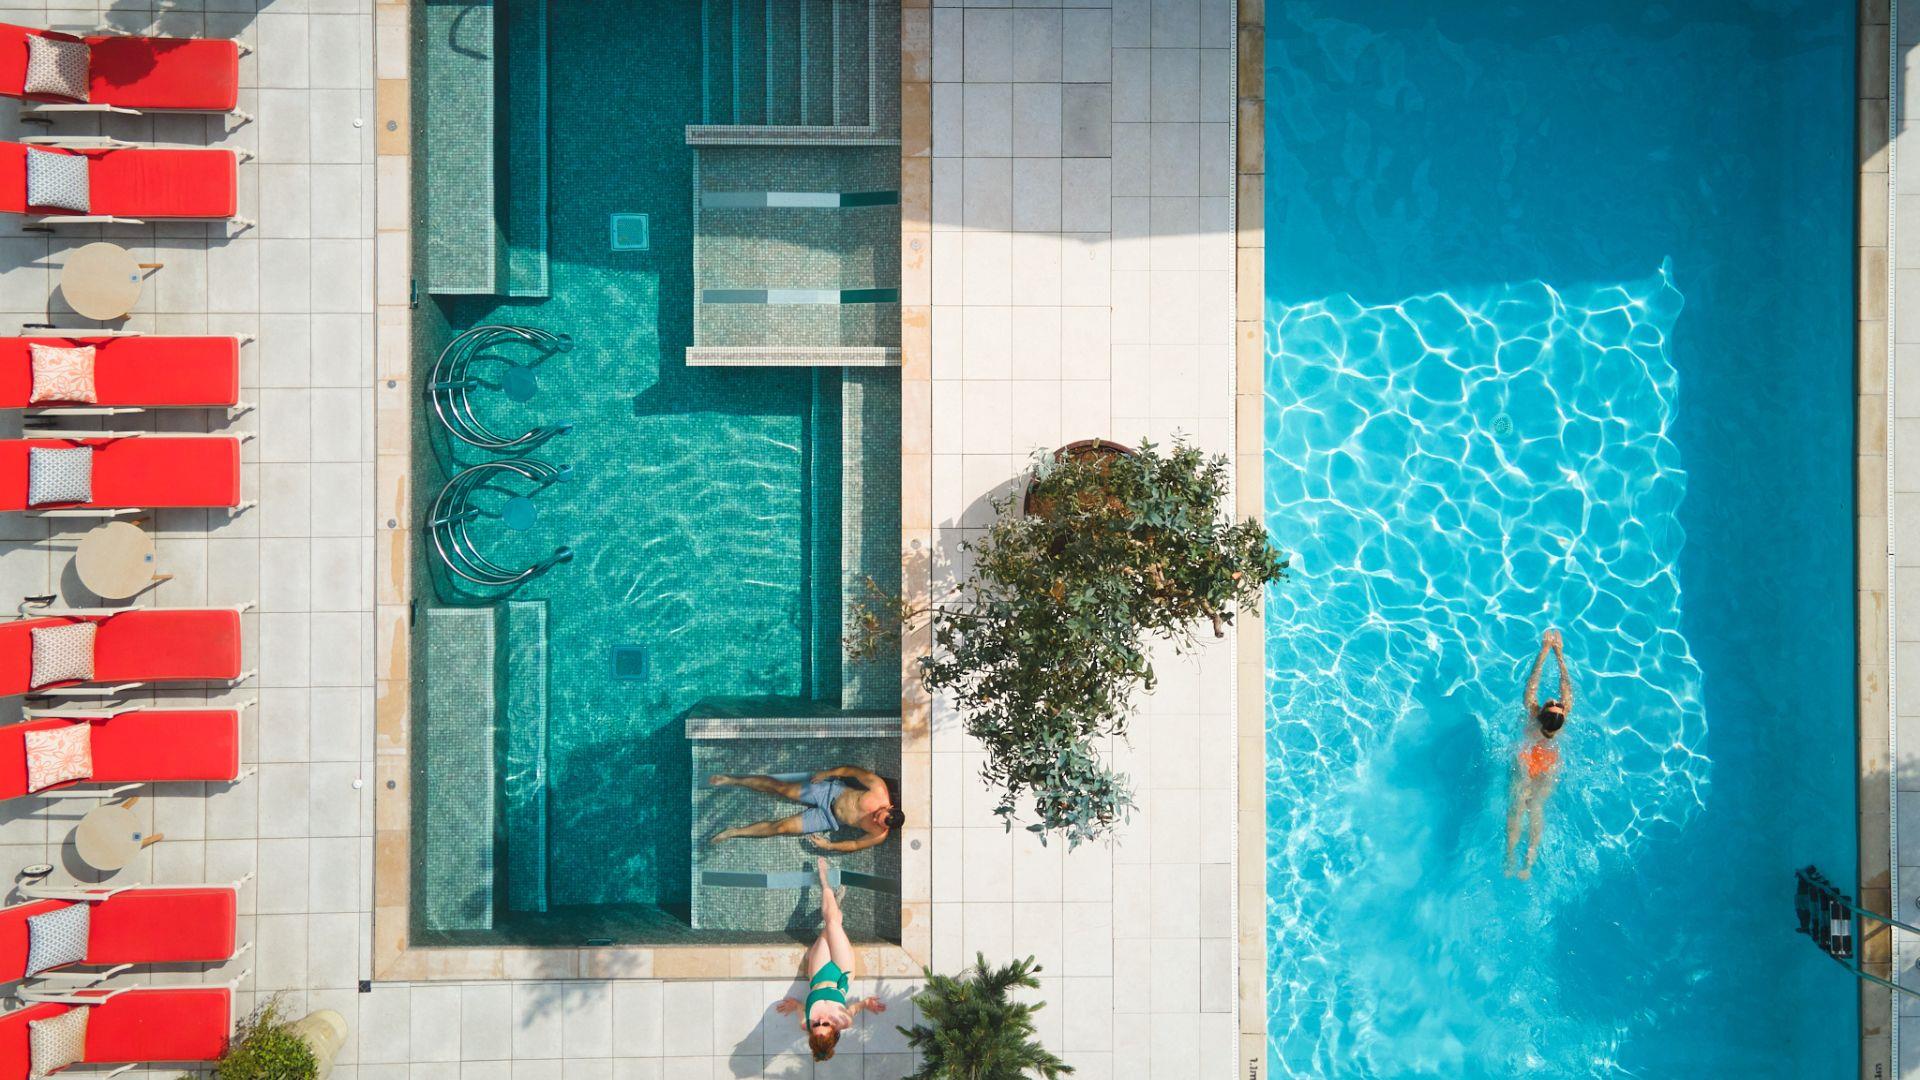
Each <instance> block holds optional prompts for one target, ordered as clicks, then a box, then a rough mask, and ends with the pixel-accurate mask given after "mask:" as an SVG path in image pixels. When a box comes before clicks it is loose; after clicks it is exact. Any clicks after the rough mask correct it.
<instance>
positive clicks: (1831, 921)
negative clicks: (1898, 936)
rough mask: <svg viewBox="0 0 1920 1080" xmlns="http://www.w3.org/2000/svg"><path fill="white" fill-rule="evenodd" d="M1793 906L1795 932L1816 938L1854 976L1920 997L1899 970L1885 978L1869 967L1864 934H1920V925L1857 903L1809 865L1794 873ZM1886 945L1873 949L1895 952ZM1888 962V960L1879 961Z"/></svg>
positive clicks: (1815, 942)
mask: <svg viewBox="0 0 1920 1080" xmlns="http://www.w3.org/2000/svg"><path fill="white" fill-rule="evenodd" d="M1793 884H1794V889H1793V910H1794V914H1795V916H1796V917H1797V918H1798V919H1799V926H1797V927H1796V928H1795V930H1796V932H1798V933H1801V934H1805V935H1806V936H1807V937H1809V938H1811V939H1812V940H1813V943H1814V944H1815V945H1816V946H1818V947H1819V949H1820V951H1821V952H1823V953H1826V954H1827V955H1828V956H1829V957H1831V958H1832V959H1833V961H1834V962H1835V963H1837V964H1839V965H1840V966H1841V967H1843V968H1846V969H1847V970H1848V971H1850V972H1852V973H1853V975H1854V977H1855V978H1858V979H1863V980H1865V981H1867V982H1870V983H1877V984H1879V985H1881V986H1884V987H1887V988H1889V989H1892V990H1898V991H1899V992H1901V993H1903V994H1907V995H1910V996H1913V997H1920V987H1913V986H1904V985H1902V984H1901V983H1899V982H1898V981H1897V979H1898V977H1899V972H1898V970H1897V969H1896V970H1893V971H1890V972H1888V974H1891V975H1893V976H1894V979H1883V978H1881V977H1880V976H1878V975H1875V974H1874V973H1872V972H1870V971H1868V970H1867V969H1866V965H1867V964H1869V963H1873V962H1875V961H1871V960H1868V959H1867V954H1868V952H1869V949H1868V948H1867V947H1866V943H1865V941H1863V938H1869V937H1872V938H1881V937H1890V936H1891V935H1892V933H1893V931H1894V930H1896V929H1898V930H1904V931H1906V932H1907V933H1909V934H1920V926H1913V925H1910V924H1908V923H1904V922H1901V921H1900V920H1899V919H1896V918H1894V917H1892V916H1890V915H1882V914H1880V913H1878V912H1875V911H1868V910H1867V909H1866V908H1863V907H1861V906H1860V905H1859V904H1857V903H1854V900H1853V897H1851V896H1848V895H1847V894H1845V893H1843V892H1841V891H1840V890H1839V888H1838V887H1837V886H1835V885H1834V884H1833V883H1832V882H1831V881H1828V880H1827V877H1826V875H1825V874H1822V873H1821V872H1820V871H1819V870H1818V869H1817V868H1815V867H1812V866H1809V867H1805V868H1804V869H1801V870H1798V871H1795V873H1794V875H1793ZM1883 944H1884V948H1882V947H1881V946H1876V947H1875V948H1874V949H1873V950H1872V951H1875V952H1881V953H1884V954H1885V955H1887V956H1889V957H1890V956H1892V955H1893V950H1892V946H1891V943H1890V942H1885V943H1883ZM1879 963H1885V961H1879Z"/></svg>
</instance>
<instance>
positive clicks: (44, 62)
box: [24, 34, 92, 101]
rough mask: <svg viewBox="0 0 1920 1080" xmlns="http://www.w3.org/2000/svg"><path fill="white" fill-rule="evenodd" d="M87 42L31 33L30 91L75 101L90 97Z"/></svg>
mask: <svg viewBox="0 0 1920 1080" xmlns="http://www.w3.org/2000/svg"><path fill="white" fill-rule="evenodd" d="M91 59H92V58H91V57H90V56H88V55H87V43H86V42H84V41H63V40H61V39H60V38H50V37H43V36H42V35H40V34H32V35H29V36H28V37H27V84H26V86H25V87H24V89H25V90H26V92H27V93H29V94H50V95H52V96H53V97H63V98H67V99H69V100H72V101H85V100H87V82H88V79H87V66H88V64H89V62H90V61H91Z"/></svg>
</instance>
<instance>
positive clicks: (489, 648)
mask: <svg viewBox="0 0 1920 1080" xmlns="http://www.w3.org/2000/svg"><path fill="white" fill-rule="evenodd" d="M420 619H421V621H422V624H423V626H422V632H423V633H424V635H425V638H426V641H425V646H426V647H425V648H424V649H421V650H417V651H416V655H417V656H418V657H420V663H421V665H422V666H424V667H425V668H426V676H425V678H426V697H427V707H426V710H425V713H424V716H423V718H422V719H423V723H422V724H421V725H420V729H419V730H418V731H416V732H414V735H413V742H414V746H413V755H414V757H413V760H414V791H415V792H416V795H417V799H416V803H415V809H414V813H415V814H417V815H420V819H421V824H420V825H419V826H418V827H420V828H421V829H423V830H424V834H425V835H424V836H422V837H420V838H417V839H416V840H415V842H414V850H415V851H417V852H420V853H422V856H421V857H422V860H423V861H422V862H421V864H420V865H419V866H418V867H417V869H416V873H415V876H414V889H415V890H416V892H417V893H418V896H417V898H416V902H415V910H416V911H417V912H418V913H419V917H420V919H421V922H422V923H423V925H424V926H425V928H426V929H428V930H433V931H455V930H486V929H489V928H491V927H492V926H493V916H494V905H493V892H494V847H495V845H494V820H493V811H494V807H493V799H494V769H493V762H494V753H493V749H494V744H493V740H494V631H495V617H494V612H493V609H492V608H490V607H429V608H423V609H421V611H420Z"/></svg>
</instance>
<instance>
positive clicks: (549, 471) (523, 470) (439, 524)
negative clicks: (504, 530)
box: [427, 458, 573, 587]
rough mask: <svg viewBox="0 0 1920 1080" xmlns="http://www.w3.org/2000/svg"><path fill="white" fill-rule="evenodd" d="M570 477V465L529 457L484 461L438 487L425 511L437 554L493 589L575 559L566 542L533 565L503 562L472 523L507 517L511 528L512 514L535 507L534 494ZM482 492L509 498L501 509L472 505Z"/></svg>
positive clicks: (460, 572)
mask: <svg viewBox="0 0 1920 1080" xmlns="http://www.w3.org/2000/svg"><path fill="white" fill-rule="evenodd" d="M572 475H573V467H572V466H570V465H560V466H555V465H549V464H547V463H546V462H544V461H532V460H529V459H527V458H509V459H507V460H505V461H486V462H481V463H480V464H478V465H472V466H469V467H467V468H465V469H462V470H461V471H460V474H459V475H458V476H455V477H454V478H453V479H451V480H449V481H447V484H446V486H445V487H443V488H441V489H440V494H439V495H438V496H436V497H435V498H434V500H433V508H432V509H431V510H429V511H428V512H427V533H428V535H429V536H431V537H432V539H433V549H434V553H435V554H436V555H438V556H439V557H440V561H441V563H442V564H444V565H445V566H446V568H447V569H448V570H450V571H452V572H453V573H455V574H458V575H459V576H460V577H462V578H465V579H466V580H468V581H470V582H472V583H473V584H475V585H485V586H490V587H500V586H509V585H518V584H520V583H521V582H523V581H526V580H527V579H529V578H534V577H538V576H539V575H541V574H544V573H546V572H547V571H548V570H551V569H552V568H553V567H555V566H557V565H559V564H560V563H563V562H567V561H568V560H570V559H572V558H573V549H572V548H570V547H568V546H566V545H565V544H562V545H560V546H559V547H557V548H555V549H554V551H553V554H551V555H548V556H547V557H546V558H544V559H541V560H540V561H539V562H536V563H533V564H532V565H529V566H522V567H508V566H502V565H501V564H499V563H497V562H495V561H493V560H492V559H490V558H488V557H487V556H486V555H484V554H482V553H481V551H480V549H479V547H478V546H477V545H475V544H474V542H473V537H472V536H471V535H469V533H468V527H469V526H470V525H472V524H473V523H474V522H475V521H480V520H495V521H503V522H506V523H507V524H509V525H510V526H512V525H513V521H512V519H511V518H510V516H509V515H512V514H514V513H515V512H516V511H518V510H520V509H521V508H522V507H524V509H525V511H531V509H532V505H533V503H532V500H533V496H535V495H537V494H539V493H540V492H541V491H544V490H546V489H547V488H549V487H552V486H553V485H554V484H557V483H560V482H561V481H563V480H567V479H569V478H570V477H571V476H572ZM515 478H518V480H519V481H520V482H521V483H519V484H518V485H516V486H520V487H525V488H526V490H525V491H523V492H522V491H515V489H514V487H512V486H506V485H513V484H515ZM496 485H499V486H496ZM481 491H490V492H494V493H496V494H505V495H506V496H507V499H506V502H505V503H504V504H503V505H502V506H501V508H500V509H496V510H487V509H483V508H481V507H479V506H477V505H475V504H474V495H475V494H477V493H479V492H481ZM529 521H530V518H529ZM518 527H522V528H524V527H525V526H524V525H521V526H518Z"/></svg>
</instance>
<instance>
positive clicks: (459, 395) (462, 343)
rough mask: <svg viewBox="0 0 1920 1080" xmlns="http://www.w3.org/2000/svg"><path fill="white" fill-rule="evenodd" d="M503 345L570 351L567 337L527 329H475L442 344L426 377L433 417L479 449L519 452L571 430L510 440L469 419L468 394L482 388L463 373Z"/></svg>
mask: <svg viewBox="0 0 1920 1080" xmlns="http://www.w3.org/2000/svg"><path fill="white" fill-rule="evenodd" d="M503 341H521V342H525V343H527V344H529V345H533V346H535V347H537V348H539V349H540V350H541V351H542V352H543V353H544V354H546V355H552V354H553V353H557V352H558V353H563V352H571V351H572V350H573V338H572V337H571V336H569V335H567V334H556V333H553V332H552V331H550V330H541V329H539V328H537V327H532V326H507V325H504V324H495V323H489V324H487V325H485V326H476V327H474V328H473V329H471V330H468V331H466V332H465V333H463V334H461V335H460V336H459V337H456V338H454V339H453V340H452V341H450V342H448V343H447V347H446V348H444V349H442V350H440V355H439V356H438V357H437V358H435V359H434V361H433V368H432V370H431V371H430V372H428V375H427V399H428V400H429V401H431V402H433V412H434V415H435V416H438V417H439V418H440V422H441V423H442V424H444V425H445V426H446V429H447V430H448V431H449V432H452V433H453V435H454V437H455V438H458V439H459V440H460V441H462V442H465V443H468V444H471V445H473V446H478V447H480V448H481V449H484V450H519V449H524V448H526V447H530V446H533V445H534V444H536V443H540V442H544V441H545V440H547V439H550V438H552V437H553V436H555V435H559V434H562V433H564V432H566V431H569V430H571V429H572V427H573V424H572V423H561V424H542V425H540V426H539V427H536V428H533V429H532V430H530V431H526V432H523V433H521V434H520V435H518V436H514V437H511V438H510V437H507V436H504V435H500V434H497V433H495V432H494V431H493V430H492V429H491V428H489V427H487V425H486V424H484V423H482V422H481V421H480V418H479V417H478V416H476V415H474V411H473V402H472V401H471V400H470V399H469V398H468V396H467V395H468V392H469V391H471V390H473V389H474V388H475V387H478V386H484V385H485V384H484V383H482V382H481V381H480V380H479V379H477V378H474V377H473V376H472V375H470V374H468V371H467V369H468V367H469V366H470V365H471V364H472V363H473V361H474V360H475V358H477V357H478V356H479V355H480V353H481V351H482V350H484V349H486V348H487V347H488V346H491V345H494V344H496V343H499V342H503Z"/></svg>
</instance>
